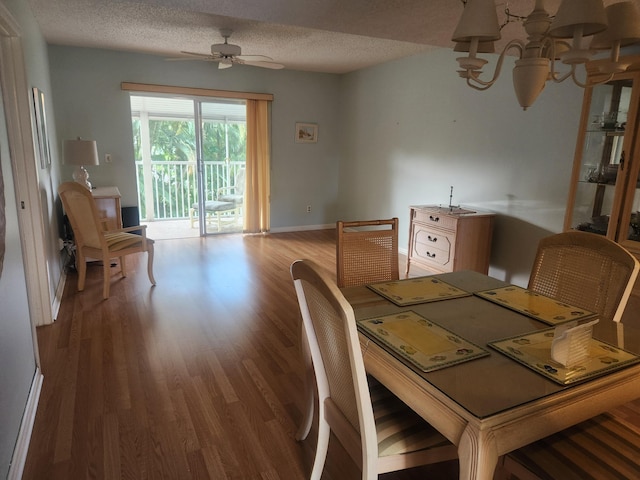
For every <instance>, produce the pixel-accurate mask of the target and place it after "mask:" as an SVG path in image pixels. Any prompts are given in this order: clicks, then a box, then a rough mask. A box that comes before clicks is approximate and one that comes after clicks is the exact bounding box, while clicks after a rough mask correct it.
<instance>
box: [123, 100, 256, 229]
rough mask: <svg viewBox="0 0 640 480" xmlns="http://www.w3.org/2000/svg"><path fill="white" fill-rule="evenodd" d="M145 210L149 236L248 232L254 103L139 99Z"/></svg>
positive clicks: (136, 134) (136, 118) (136, 112)
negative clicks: (249, 107)
mask: <svg viewBox="0 0 640 480" xmlns="http://www.w3.org/2000/svg"><path fill="white" fill-rule="evenodd" d="M130 98H131V116H132V126H133V144H134V145H133V147H134V155H135V163H136V178H137V185H138V210H139V215H140V220H141V222H142V223H144V224H147V225H148V229H149V230H151V231H153V232H154V233H153V235H152V234H151V232H149V236H150V237H152V238H154V235H155V238H157V239H160V238H184V237H194V236H204V235H210V234H219V233H236V232H241V231H242V230H243V222H244V213H245V212H244V172H245V164H246V147H247V124H246V101H245V100H236V99H226V98H221V99H209V98H208V99H206V100H203V99H200V98H194V97H187V96H179V97H176V96H158V95H153V96H152V95H131V97H130Z"/></svg>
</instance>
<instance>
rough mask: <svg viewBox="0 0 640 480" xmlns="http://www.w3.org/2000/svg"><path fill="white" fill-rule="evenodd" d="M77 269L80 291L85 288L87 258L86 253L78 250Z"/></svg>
mask: <svg viewBox="0 0 640 480" xmlns="http://www.w3.org/2000/svg"><path fill="white" fill-rule="evenodd" d="M76 269H77V270H78V291H79V292H81V291H83V290H84V282H85V280H86V278H87V260H86V259H85V258H84V255H82V254H80V253H78V252H76Z"/></svg>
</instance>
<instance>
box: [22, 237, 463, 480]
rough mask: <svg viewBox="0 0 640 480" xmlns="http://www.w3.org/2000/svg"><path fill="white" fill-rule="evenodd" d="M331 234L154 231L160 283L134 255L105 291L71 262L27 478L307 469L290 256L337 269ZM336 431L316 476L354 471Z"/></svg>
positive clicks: (259, 474) (283, 474) (256, 475)
mask: <svg viewBox="0 0 640 480" xmlns="http://www.w3.org/2000/svg"><path fill="white" fill-rule="evenodd" d="M334 245H335V231H334V230H324V231H319V232H307V233H292V234H288V233H287V234H274V235H270V236H247V237H243V236H241V235H224V236H216V237H211V238H207V239H200V238H193V239H182V240H162V241H158V242H156V257H155V265H154V266H155V269H154V270H155V278H156V280H157V282H158V285H157V286H156V287H153V288H151V287H150V285H149V281H148V278H147V275H146V270H145V263H144V262H145V261H146V260H145V258H144V257H140V259H139V261H137V260H133V261H129V262H128V263H127V267H128V270H129V275H128V277H127V278H126V279H123V278H121V277H119V276H118V275H117V274H116V272H117V270H118V268H119V267H116V268H112V270H113V273H114V276H113V277H112V286H111V298H110V299H109V300H107V301H102V300H101V292H102V288H101V270H102V267H101V266H97V265H96V266H90V267H89V268H88V269H87V270H88V272H87V285H86V288H85V291H84V292H81V293H76V291H75V289H76V275H75V273H70V274H69V276H68V278H67V285H66V288H65V292H64V297H63V301H62V306H61V310H60V315H59V319H58V320H57V322H56V323H55V324H53V325H50V326H46V327H41V328H38V330H37V334H38V343H39V346H40V356H41V362H42V370H43V373H44V376H45V379H44V385H43V391H42V396H41V399H40V407H39V409H38V415H37V418H36V422H35V426H34V430H33V437H32V441H31V445H30V449H29V454H28V458H27V464H26V466H25V472H24V477H23V478H24V479H34V480H35V479H37V480H41V479H61V480H62V479H64V480H70V479H73V480H77V479H93V478H96V479H132V480H133V479H135V480H143V479H153V480H156V479H163V478H165V479H171V480H177V479H216V480H222V479H243V480H246V479H263V480H276V479H281V480H297V479H300V480H302V479H304V478H308V472H309V471H310V465H311V452H312V449H313V444H314V435H313V434H314V432H313V431H312V434H311V435H310V438H309V439H308V440H306V441H305V442H303V443H302V444H300V443H298V442H296V441H295V440H294V433H295V430H296V427H297V425H298V421H299V420H300V418H301V413H300V411H301V403H302V380H301V379H302V371H301V364H300V354H299V350H298V347H299V338H298V335H299V317H298V315H299V313H298V304H297V301H296V297H295V292H294V289H293V284H292V282H291V278H290V276H289V265H290V264H291V262H292V261H293V260H295V259H298V258H310V259H314V260H316V261H317V262H319V263H321V264H322V265H324V266H325V267H326V271H327V272H328V273H330V274H331V275H333V276H334V278H335V274H334V270H335V267H334V262H335V246H334ZM130 258H131V257H130ZM336 443H337V442H331V447H330V451H329V459H328V470H329V471H328V472H327V474H326V475H325V476H324V477H323V478H327V479H329V478H331V479H334V480H347V479H351V478H353V479H356V478H358V477H359V473H358V470H357V469H356V468H355V466H354V465H353V464H352V463H351V462H350V461H349V460H348V459H347V457H346V455H345V453H344V451H342V450H341V449H340V448H339V447H336ZM456 468H457V466H456V465H448V466H445V468H444V471H443V470H442V469H440V470H439V473H438V476H435V477H432V478H439V479H446V478H447V477H450V478H456V477H457V472H456ZM428 471H429V470H428V469H426V470H425V469H423V470H418V471H413V472H408V473H407V472H404V473H398V474H388V475H385V476H383V477H381V478H384V479H387V480H396V479H407V480H409V479H417V478H426V477H425V475H427V474H428ZM447 472H450V475H449V473H447Z"/></svg>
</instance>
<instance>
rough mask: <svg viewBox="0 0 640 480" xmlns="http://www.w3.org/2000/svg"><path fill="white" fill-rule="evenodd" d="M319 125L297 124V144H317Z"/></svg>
mask: <svg viewBox="0 0 640 480" xmlns="http://www.w3.org/2000/svg"><path fill="white" fill-rule="evenodd" d="M317 141H318V125H317V124H315V123H296V143H316V142H317Z"/></svg>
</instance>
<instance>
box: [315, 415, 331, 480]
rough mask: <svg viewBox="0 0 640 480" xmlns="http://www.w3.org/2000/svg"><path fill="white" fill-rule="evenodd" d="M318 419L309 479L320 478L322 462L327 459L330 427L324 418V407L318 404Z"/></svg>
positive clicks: (317, 479) (322, 467) (318, 479)
mask: <svg viewBox="0 0 640 480" xmlns="http://www.w3.org/2000/svg"><path fill="white" fill-rule="evenodd" d="M319 416H320V420H319V422H318V443H317V446H316V454H315V456H314V459H313V468H312V469H311V476H310V479H311V480H320V478H321V477H322V470H324V463H325V462H326V460H327V451H328V450H329V435H330V433H331V429H330V428H329V424H328V423H327V421H326V420H325V419H324V407H323V406H322V405H321V406H320V412H319Z"/></svg>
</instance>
